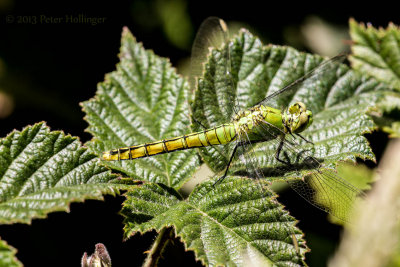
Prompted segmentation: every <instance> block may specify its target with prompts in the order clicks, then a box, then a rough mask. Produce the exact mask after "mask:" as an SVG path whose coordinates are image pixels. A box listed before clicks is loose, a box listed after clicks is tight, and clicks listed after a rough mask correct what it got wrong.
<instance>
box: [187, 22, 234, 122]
mask: <svg viewBox="0 0 400 267" xmlns="http://www.w3.org/2000/svg"><path fill="white" fill-rule="evenodd" d="M228 37H229V33H228V28H227V26H226V24H225V22H224V21H223V20H222V19H219V18H217V17H209V18H207V19H206V20H205V21H204V22H203V23H202V24H201V26H200V29H199V30H198V32H197V35H196V38H195V40H194V43H193V47H192V56H191V73H190V77H189V82H190V86H191V89H192V91H193V92H195V98H196V101H195V102H196V104H197V105H198V106H197V109H200V110H202V111H203V114H198V113H196V112H194V113H192V117H193V119H194V120H195V121H198V122H200V123H201V124H202V125H204V127H207V128H209V127H212V126H215V125H218V124H222V123H225V122H227V121H230V119H231V118H232V116H233V114H236V113H237V111H238V110H237V108H236V107H237V103H235V101H236V94H235V93H234V92H235V90H234V82H233V78H232V75H231V56H230V49H229V43H228ZM212 48H214V50H212ZM212 51H213V54H211V52H212ZM206 62H208V64H206ZM206 70H207V71H208V75H206V77H205V75H204V73H205V71H206ZM203 102H204V104H202V103H203ZM210 102H212V103H215V104H216V105H215V106H217V107H215V106H214V107H213V109H212V110H209V109H207V107H206V106H207V103H210ZM232 103H235V104H234V105H232ZM199 105H201V107H200V108H199ZM204 114H206V116H203V115H204Z"/></svg>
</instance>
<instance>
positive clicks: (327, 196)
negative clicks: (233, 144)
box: [233, 123, 363, 221]
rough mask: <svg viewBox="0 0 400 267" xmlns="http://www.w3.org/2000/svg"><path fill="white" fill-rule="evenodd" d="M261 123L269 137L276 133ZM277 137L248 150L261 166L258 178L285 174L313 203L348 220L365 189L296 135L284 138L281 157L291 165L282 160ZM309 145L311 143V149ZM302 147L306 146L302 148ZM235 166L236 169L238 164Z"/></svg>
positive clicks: (255, 164) (269, 177) (252, 165)
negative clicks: (325, 163) (326, 163)
mask: <svg viewBox="0 0 400 267" xmlns="http://www.w3.org/2000/svg"><path fill="white" fill-rule="evenodd" d="M261 126H262V127H263V131H262V132H263V133H264V134H265V135H266V137H270V136H271V135H274V134H275V135H276V133H274V132H276V131H274V130H272V126H271V125H270V124H268V123H265V124H263V125H261ZM260 134H262V133H261V132H260ZM275 137H276V138H275V139H273V140H271V141H269V142H267V143H266V144H264V143H263V144H259V145H257V147H256V148H255V149H254V150H253V151H252V152H251V151H250V153H249V152H247V153H246V155H249V156H247V157H249V158H252V162H253V163H251V164H249V165H250V167H251V168H254V167H255V168H258V171H257V172H255V174H256V177H260V176H261V177H264V178H268V180H270V181H271V180H274V179H276V178H277V177H278V178H279V179H282V177H284V179H285V181H286V182H288V184H289V185H290V186H291V187H292V188H293V189H294V190H295V191H296V192H297V193H298V194H299V195H300V196H302V197H303V198H304V199H305V200H307V201H308V202H309V203H311V204H312V205H314V206H316V207H317V208H319V209H322V210H324V211H326V212H328V213H330V214H331V215H333V216H335V217H336V218H338V219H340V220H342V221H348V216H349V213H350V210H351V209H352V207H353V205H354V201H355V199H356V198H358V197H359V196H362V195H363V192H362V191H361V190H360V189H358V188H357V187H355V186H353V185H352V184H351V183H349V182H348V181H346V180H345V179H344V178H342V177H340V176H339V175H338V174H336V173H335V171H333V170H331V169H329V168H325V167H324V166H323V165H322V164H321V162H320V161H319V160H317V159H316V158H315V157H314V154H313V151H314V150H313V148H312V145H310V144H308V145H305V146H300V144H299V141H300V140H298V139H296V138H294V136H291V135H286V138H287V140H285V141H284V146H283V149H282V153H281V155H280V158H281V159H283V160H284V161H287V162H289V163H290V164H289V165H286V164H283V163H281V162H278V161H277V160H276V159H275V158H274V157H275V153H276V148H277V147H278V146H279V136H277V135H276V136H275ZM306 146H310V149H307V147H306ZM299 147H302V148H303V149H301V150H300V149H299ZM271 151H272V152H271ZM246 155H245V157H246ZM269 166H270V167H269ZM233 169H236V166H234V168H233ZM236 170H238V169H236Z"/></svg>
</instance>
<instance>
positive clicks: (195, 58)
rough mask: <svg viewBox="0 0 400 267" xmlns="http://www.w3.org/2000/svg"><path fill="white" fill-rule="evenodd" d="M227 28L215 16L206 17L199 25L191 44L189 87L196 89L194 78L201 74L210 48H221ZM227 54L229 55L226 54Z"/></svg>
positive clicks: (225, 39)
mask: <svg viewBox="0 0 400 267" xmlns="http://www.w3.org/2000/svg"><path fill="white" fill-rule="evenodd" d="M228 35H229V33H228V28H227V26H226V24H225V22H224V21H223V20H222V19H220V18H217V17H209V18H207V19H206V20H205V21H204V22H203V23H202V24H201V26H200V28H199V30H198V32H197V34H196V37H195V39H194V42H193V46H192V55H191V59H190V78H189V82H190V88H191V89H192V91H194V90H195V89H196V79H197V78H198V77H201V76H202V74H203V70H204V66H203V64H204V63H205V62H206V61H207V57H208V56H209V53H210V49H211V48H221V46H222V45H223V44H224V43H226V42H227V40H228ZM227 56H229V55H227Z"/></svg>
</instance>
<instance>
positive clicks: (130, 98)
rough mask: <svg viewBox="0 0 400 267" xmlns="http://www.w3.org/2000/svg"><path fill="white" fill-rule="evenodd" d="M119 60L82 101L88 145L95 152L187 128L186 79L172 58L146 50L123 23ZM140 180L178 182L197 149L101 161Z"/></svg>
mask: <svg viewBox="0 0 400 267" xmlns="http://www.w3.org/2000/svg"><path fill="white" fill-rule="evenodd" d="M120 60H121V62H120V63H119V64H118V65H117V70H116V71H114V72H112V73H109V74H107V75H106V80H105V81H104V82H102V83H99V85H98V90H97V93H96V96H95V97H94V98H93V99H91V100H89V101H87V102H84V103H82V106H83V110H84V111H85V113H86V120H87V121H88V123H89V128H88V131H89V132H90V133H92V134H93V136H94V137H95V138H94V140H93V141H91V142H89V143H88V144H87V145H88V146H89V147H90V148H91V149H92V150H93V151H95V153H96V154H98V155H99V154H101V152H103V151H106V150H110V149H113V148H118V147H126V146H131V145H133V144H140V143H145V142H151V141H156V140H160V139H163V138H166V137H173V136H178V135H182V134H185V133H187V132H188V131H189V126H188V125H189V118H188V114H187V111H188V104H187V94H188V90H187V87H188V86H187V83H186V82H185V81H184V80H183V79H182V78H181V77H179V76H178V75H177V74H176V72H175V70H174V69H173V68H172V67H171V64H170V63H169V62H168V61H167V60H166V59H162V58H159V57H157V56H156V55H154V53H153V52H151V51H145V50H144V49H143V47H142V45H141V44H139V43H137V42H136V40H135V38H134V37H133V36H132V34H131V33H130V32H129V31H128V30H127V29H126V28H125V29H124V32H123V34H122V46H121V52H120ZM104 164H105V165H107V166H109V167H110V168H112V169H115V170H118V171H119V172H122V173H124V174H126V175H127V176H129V177H131V178H133V179H138V180H144V181H150V182H159V183H163V184H165V185H168V186H171V187H174V188H176V189H177V188H180V187H181V186H182V185H183V184H184V183H185V181H187V180H188V179H190V177H191V176H192V175H193V173H194V171H195V170H196V168H197V167H198V166H199V159H198V156H197V155H196V151H194V150H187V151H182V152H180V153H170V154H167V155H161V156H157V157H152V158H148V159H142V160H133V161H121V162H104Z"/></svg>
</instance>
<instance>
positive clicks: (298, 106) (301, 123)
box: [282, 102, 313, 133]
mask: <svg viewBox="0 0 400 267" xmlns="http://www.w3.org/2000/svg"><path fill="white" fill-rule="evenodd" d="M312 121H313V114H312V112H311V110H307V108H306V105H305V104H304V103H302V102H297V103H295V104H293V105H291V106H290V107H289V108H287V109H286V110H285V111H284V112H283V116H282V122H283V125H284V130H285V132H287V133H300V132H302V131H304V130H305V129H307V127H308V126H310V125H311V123H312Z"/></svg>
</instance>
